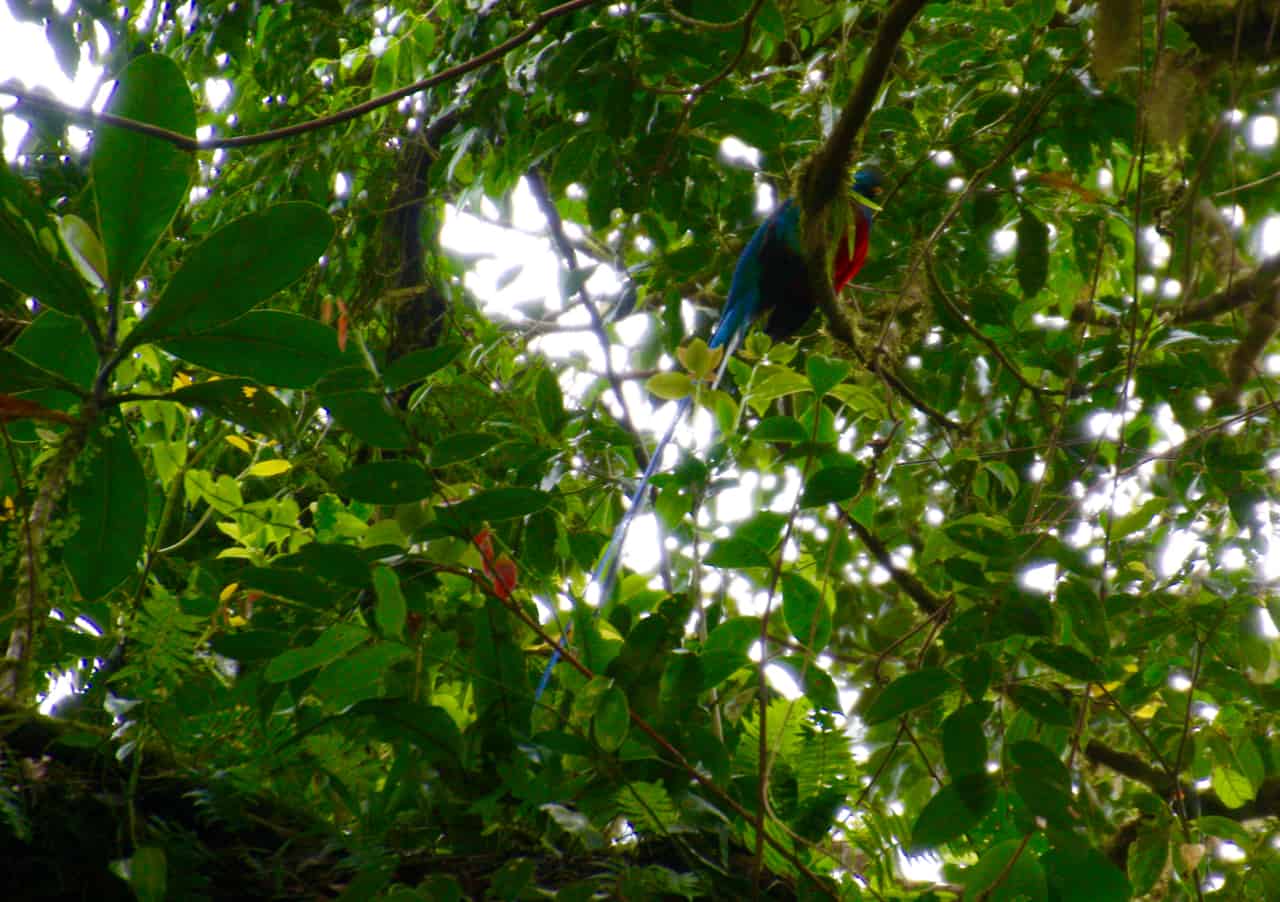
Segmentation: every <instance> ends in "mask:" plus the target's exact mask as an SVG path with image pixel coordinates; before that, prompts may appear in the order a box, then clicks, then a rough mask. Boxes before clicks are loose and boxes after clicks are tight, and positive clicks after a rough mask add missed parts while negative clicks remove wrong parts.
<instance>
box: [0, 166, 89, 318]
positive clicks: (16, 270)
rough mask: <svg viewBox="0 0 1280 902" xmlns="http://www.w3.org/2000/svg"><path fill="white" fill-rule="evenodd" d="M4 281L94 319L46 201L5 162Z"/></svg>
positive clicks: (0, 270) (1, 183)
mask: <svg viewBox="0 0 1280 902" xmlns="http://www.w3.org/2000/svg"><path fill="white" fill-rule="evenodd" d="M0 281H2V282H7V283H8V284H10V285H12V286H13V287H14V288H15V289H17V291H18V293H19V294H22V295H30V296H31V297H34V298H36V300H38V301H40V303H41V304H43V305H45V306H46V307H49V308H51V309H53V310H58V311H60V312H62V313H65V314H67V315H69V316H78V317H80V318H81V319H82V320H85V321H87V322H93V321H94V306H93V301H92V300H90V298H89V292H88V290H87V289H86V288H85V284H84V280H83V279H81V278H80V276H79V275H78V274H77V273H76V271H75V269H74V268H73V266H72V264H71V258H70V256H69V255H68V254H67V250H66V248H65V247H64V246H63V245H62V242H61V241H59V240H58V229H57V227H56V226H55V225H54V222H53V220H52V219H51V218H50V217H49V214H48V213H47V212H45V209H44V206H43V205H41V204H40V202H39V201H37V200H36V199H35V198H34V197H33V196H32V195H31V192H29V191H28V190H27V187H26V185H25V184H23V182H22V180H21V179H19V178H18V177H17V176H16V175H14V174H13V172H12V170H10V169H9V166H8V164H7V163H6V164H4V165H0Z"/></svg>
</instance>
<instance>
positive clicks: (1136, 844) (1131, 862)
mask: <svg viewBox="0 0 1280 902" xmlns="http://www.w3.org/2000/svg"><path fill="white" fill-rule="evenodd" d="M1168 861H1169V825H1168V824H1167V823H1166V824H1161V825H1159V826H1154V827H1153V826H1143V827H1140V828H1139V829H1138V836H1137V838H1136V839H1135V840H1134V841H1133V844H1132V845H1130V846H1129V856H1128V860H1127V861H1126V864H1127V866H1128V869H1129V882H1130V883H1131V884H1133V892H1134V895H1137V896H1145V895H1146V894H1147V893H1149V892H1151V890H1152V888H1153V887H1154V886H1155V885H1156V881H1158V880H1159V879H1160V875H1161V874H1163V873H1164V868H1165V865H1166V864H1167V863H1168Z"/></svg>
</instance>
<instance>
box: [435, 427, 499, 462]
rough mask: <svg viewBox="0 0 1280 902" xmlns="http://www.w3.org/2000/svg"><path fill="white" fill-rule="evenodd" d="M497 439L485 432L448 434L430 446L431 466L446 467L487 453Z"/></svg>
mask: <svg viewBox="0 0 1280 902" xmlns="http://www.w3.org/2000/svg"><path fill="white" fill-rule="evenodd" d="M498 441H499V439H498V437H497V436H496V435H490V434H489V433H487V432H462V433H458V434H455V435H449V436H446V437H445V438H443V439H441V440H440V441H438V442H436V444H434V445H433V446H432V447H431V466H433V467H447V466H449V465H450V464H460V463H464V462H466V461H468V460H475V459H476V458H477V457H481V456H482V455H484V454H487V453H488V452H489V450H490V449H492V448H493V446H494V445H496V444H497V443H498Z"/></svg>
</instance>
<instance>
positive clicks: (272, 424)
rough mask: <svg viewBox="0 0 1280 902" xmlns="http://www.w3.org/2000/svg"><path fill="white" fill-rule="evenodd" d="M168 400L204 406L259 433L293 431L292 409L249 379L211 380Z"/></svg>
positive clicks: (172, 394) (173, 394)
mask: <svg viewBox="0 0 1280 902" xmlns="http://www.w3.org/2000/svg"><path fill="white" fill-rule="evenodd" d="M165 399H166V400H169V401H176V402H177V403H179V404H182V405H183V406H185V407H194V408H200V409H203V410H205V411H207V412H208V413H211V414H213V415H214V416H216V417H219V418H220V419H224V420H228V421H230V422H232V423H236V424H238V425H240V426H243V427H244V428H246V429H248V430H249V431H250V432H255V433H257V434H259V435H268V436H271V437H273V438H286V437H288V436H289V434H290V433H291V432H292V431H293V421H292V415H291V414H290V413H289V408H287V407H285V406H284V404H282V403H281V402H280V400H279V399H278V398H277V397H276V396H275V395H273V394H272V393H271V392H269V391H267V390H266V389H265V388H262V387H261V386H259V385H258V384H257V383H254V382H251V381H249V380H248V379H234V378H233V379H209V380H207V381H205V382H197V383H196V384H195V385H188V386H187V387H186V388H180V389H178V390H177V391H174V392H170V393H169V394H168V395H166V396H165Z"/></svg>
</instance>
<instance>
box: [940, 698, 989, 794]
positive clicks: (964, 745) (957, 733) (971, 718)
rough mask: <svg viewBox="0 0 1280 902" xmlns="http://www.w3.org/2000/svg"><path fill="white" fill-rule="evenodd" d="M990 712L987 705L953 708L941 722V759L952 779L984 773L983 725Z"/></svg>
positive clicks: (985, 754) (984, 742)
mask: <svg viewBox="0 0 1280 902" xmlns="http://www.w3.org/2000/svg"><path fill="white" fill-rule="evenodd" d="M990 713H991V706H990V705H988V704H985V703H981V702H979V703H975V704H971V705H965V706H964V707H963V708H957V709H956V710H955V711H953V712H952V713H951V714H950V715H948V716H947V719H946V720H944V721H943V722H942V756H943V759H944V760H945V761H946V763H947V771H948V773H950V774H951V777H952V779H959V778H960V777H967V776H971V775H973V774H985V773H986V769H987V735H986V733H985V732H984V726H985V724H986V719H987V717H988V716H989V715H990Z"/></svg>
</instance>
